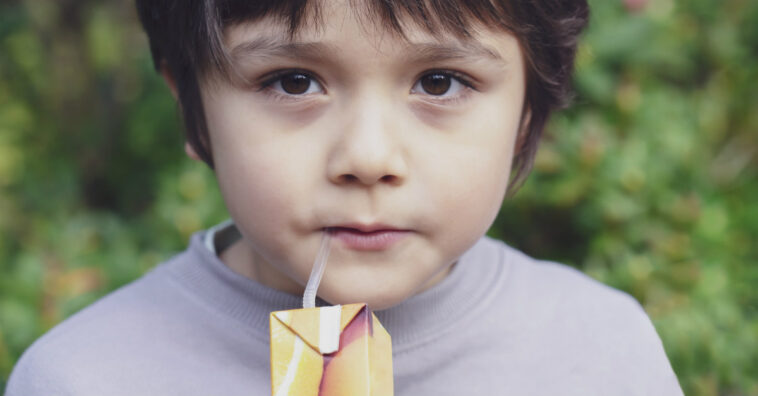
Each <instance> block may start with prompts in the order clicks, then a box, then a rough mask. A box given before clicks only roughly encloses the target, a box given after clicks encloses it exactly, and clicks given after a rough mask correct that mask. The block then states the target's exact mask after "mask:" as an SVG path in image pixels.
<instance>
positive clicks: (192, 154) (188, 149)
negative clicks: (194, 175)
mask: <svg viewBox="0 0 758 396" xmlns="http://www.w3.org/2000/svg"><path fill="white" fill-rule="evenodd" d="M184 152H185V153H186V154H187V157H190V158H192V159H193V160H195V161H202V159H200V156H199V155H197V151H195V149H194V148H192V145H191V144H189V142H184Z"/></svg>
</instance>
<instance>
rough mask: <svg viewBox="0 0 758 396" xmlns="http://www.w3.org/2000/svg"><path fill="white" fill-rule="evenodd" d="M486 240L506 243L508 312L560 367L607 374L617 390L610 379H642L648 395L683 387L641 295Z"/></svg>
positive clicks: (505, 310)
mask: <svg viewBox="0 0 758 396" xmlns="http://www.w3.org/2000/svg"><path fill="white" fill-rule="evenodd" d="M488 243H489V244H491V246H493V247H496V248H497V249H500V250H501V252H502V256H503V265H504V266H505V267H506V268H507V270H506V273H507V275H506V276H505V281H504V287H503V288H502V290H501V291H500V294H499V299H498V301H503V302H505V301H508V303H507V304H503V305H502V307H503V308H502V309H503V315H504V316H507V317H509V318H511V319H512V320H513V321H514V322H515V324H511V325H513V326H516V327H517V328H518V330H516V331H517V332H520V333H526V334H529V336H527V337H528V339H529V340H530V341H532V342H534V343H535V345H541V347H542V348H546V349H548V350H550V351H551V354H550V356H551V358H553V359H555V358H557V359H559V360H560V361H561V362H560V363H554V364H555V365H557V367H560V368H562V369H566V370H570V371H571V372H573V373H577V372H585V374H586V375H587V376H597V378H601V377H602V378H604V381H606V382H609V388H608V389H609V391H611V390H612V389H615V388H614V387H613V386H611V384H610V383H611V382H614V381H616V382H617V385H620V384H621V383H629V381H636V384H637V385H636V386H640V387H642V388H645V387H647V388H648V391H649V392H651V393H649V394H681V390H680V388H679V385H678V382H677V379H676V376H675V375H674V372H673V370H672V368H671V365H670V363H669V361H668V358H667V356H666V353H665V351H664V349H663V344H662V343H661V340H660V338H659V337H658V334H657V332H656V330H655V327H654V326H653V324H652V322H651V320H650V318H649V317H648V315H647V313H646V312H645V310H644V309H643V307H642V306H641V305H640V303H639V302H638V301H637V300H636V299H635V298H633V297H632V296H630V295H629V294H627V293H625V292H623V291H620V290H616V289H614V288H611V287H609V286H607V285H605V284H603V283H601V282H598V281H597V280H595V279H592V278H590V277H589V276H587V275H586V274H584V273H582V272H581V271H579V270H577V269H574V268H572V267H569V266H566V265H563V264H559V263H555V262H550V261H543V260H537V259H534V258H532V257H529V256H528V255H526V254H524V253H522V252H520V251H518V250H516V249H514V248H512V247H509V246H507V245H506V244H504V243H502V242H499V241H494V240H490V241H489V242H488ZM662 389H667V390H668V391H666V392H664V393H661V392H660V391H661V390H662ZM641 394H648V393H641Z"/></svg>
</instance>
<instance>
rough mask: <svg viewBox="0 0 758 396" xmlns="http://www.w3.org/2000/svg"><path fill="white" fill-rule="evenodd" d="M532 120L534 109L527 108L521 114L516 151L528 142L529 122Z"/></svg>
mask: <svg viewBox="0 0 758 396" xmlns="http://www.w3.org/2000/svg"><path fill="white" fill-rule="evenodd" d="M531 122H532V109H530V108H527V109H526V110H525V111H524V113H523V115H522V116H521V124H520V125H519V131H518V136H516V145H515V150H514V151H515V152H516V153H519V152H520V151H521V149H522V148H523V146H524V143H526V136H527V134H528V133H529V124H530V123H531Z"/></svg>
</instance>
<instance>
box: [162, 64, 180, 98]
mask: <svg viewBox="0 0 758 396" xmlns="http://www.w3.org/2000/svg"><path fill="white" fill-rule="evenodd" d="M160 73H161V76H162V77H163V81H165V82H166V85H167V86H168V88H169V89H170V90H171V95H172V96H173V97H174V100H178V98H179V91H178V90H177V88H176V79H175V78H174V75H173V74H172V73H171V70H169V68H168V64H166V62H165V61H163V62H161V72H160Z"/></svg>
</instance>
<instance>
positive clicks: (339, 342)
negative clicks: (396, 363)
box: [270, 304, 393, 396]
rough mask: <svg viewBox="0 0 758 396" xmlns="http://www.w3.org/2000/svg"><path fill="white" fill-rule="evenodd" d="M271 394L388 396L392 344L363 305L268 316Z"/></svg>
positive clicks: (288, 312) (331, 307) (282, 395)
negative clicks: (269, 324)
mask: <svg viewBox="0 0 758 396" xmlns="http://www.w3.org/2000/svg"><path fill="white" fill-rule="evenodd" d="M270 323H271V394H272V395H273V396H392V394H393V382H392V341H391V339H390V335H389V334H388V333H387V330H385V329H384V327H382V325H381V323H379V320H378V319H377V318H376V316H375V315H374V314H373V312H371V310H370V309H369V308H368V306H366V304H348V305H335V306H328V307H317V308H304V309H293V310H288V311H276V312H272V313H271V316H270Z"/></svg>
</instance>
